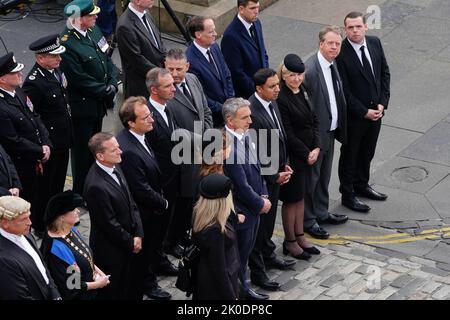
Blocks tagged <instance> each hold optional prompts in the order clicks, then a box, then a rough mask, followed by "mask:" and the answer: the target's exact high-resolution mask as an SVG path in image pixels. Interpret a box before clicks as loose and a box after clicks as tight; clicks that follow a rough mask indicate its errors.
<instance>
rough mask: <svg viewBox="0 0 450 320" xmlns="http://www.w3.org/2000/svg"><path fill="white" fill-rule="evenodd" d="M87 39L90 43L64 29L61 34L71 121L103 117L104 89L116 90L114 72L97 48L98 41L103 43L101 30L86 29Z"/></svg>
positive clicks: (73, 30)
mask: <svg viewBox="0 0 450 320" xmlns="http://www.w3.org/2000/svg"><path fill="white" fill-rule="evenodd" d="M87 35H88V36H89V38H90V39H92V41H91V40H90V39H89V38H88V37H83V36H82V35H81V34H80V33H79V32H78V31H76V30H75V29H69V28H67V27H66V28H65V30H64V31H63V33H62V34H61V44H62V45H63V46H64V47H66V52H64V53H63V54H62V61H61V70H62V71H63V72H64V74H65V75H66V78H67V81H68V86H67V91H68V96H69V105H70V107H71V110H72V117H73V118H79V119H91V120H98V119H101V118H103V116H104V115H105V114H106V105H105V102H106V100H107V97H106V92H105V90H106V86H107V85H109V84H112V85H114V86H115V87H116V89H117V69H116V67H115V66H114V65H113V63H112V60H111V58H110V57H109V56H108V55H107V53H106V52H102V50H101V48H100V47H99V45H98V43H99V42H100V40H103V41H104V43H106V40H105V39H104V38H103V35H102V33H101V31H100V29H99V28H98V27H96V26H94V27H93V28H89V29H88V30H87ZM102 38H103V39H102Z"/></svg>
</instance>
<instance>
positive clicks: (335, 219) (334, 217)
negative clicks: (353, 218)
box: [317, 213, 348, 225]
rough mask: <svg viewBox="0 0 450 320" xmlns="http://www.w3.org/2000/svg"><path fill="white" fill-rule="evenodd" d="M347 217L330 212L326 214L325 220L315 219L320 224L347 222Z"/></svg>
mask: <svg viewBox="0 0 450 320" xmlns="http://www.w3.org/2000/svg"><path fill="white" fill-rule="evenodd" d="M347 220H348V217H347V216H346V215H345V214H337V213H330V214H328V218H326V219H325V220H317V222H318V223H319V224H320V225H322V224H341V223H345V222H347Z"/></svg>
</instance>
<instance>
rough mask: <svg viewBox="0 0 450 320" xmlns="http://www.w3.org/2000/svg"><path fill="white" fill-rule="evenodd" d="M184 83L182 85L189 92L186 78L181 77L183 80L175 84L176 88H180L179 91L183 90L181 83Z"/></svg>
mask: <svg viewBox="0 0 450 320" xmlns="http://www.w3.org/2000/svg"><path fill="white" fill-rule="evenodd" d="M183 83H184V85H185V86H186V89H187V90H188V91H189V93H191V90H189V86H188V84H187V83H186V78H184V79H183V81H181V82H180V83H179V84H177V85H176V86H177V88H178V89H180V91H181V92H183V88H182V87H181V85H182V84H183Z"/></svg>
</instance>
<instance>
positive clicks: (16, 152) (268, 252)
mask: <svg viewBox="0 0 450 320" xmlns="http://www.w3.org/2000/svg"><path fill="white" fill-rule="evenodd" d="M153 4H154V1H153V0H131V1H130V3H129V4H128V7H127V8H126V10H125V11H124V13H123V14H122V15H120V17H119V18H118V21H117V26H116V34H115V36H116V38H117V42H118V50H119V54H120V58H121V65H122V72H123V75H124V83H123V85H124V90H123V92H124V96H125V101H124V102H123V104H122V105H120V106H115V101H116V99H115V97H116V94H117V92H118V81H117V74H118V70H117V67H116V66H114V64H113V63H112V60H111V58H110V56H109V55H108V50H109V44H108V41H107V40H106V38H105V35H104V34H102V31H101V30H100V29H99V28H98V27H97V26H96V18H97V14H98V13H99V11H100V9H99V7H97V6H96V5H94V3H93V2H92V0H74V1H72V2H71V3H69V4H68V5H67V6H66V7H65V9H64V13H65V15H66V16H67V17H68V23H67V27H66V28H65V30H63V31H62V33H61V34H59V35H58V34H55V35H49V36H46V37H43V38H41V39H38V40H36V41H35V42H33V43H32V44H30V46H29V49H30V50H31V51H33V52H34V53H35V57H36V64H35V65H34V67H33V68H32V70H31V71H30V73H29V74H28V75H27V76H26V78H25V80H24V81H22V73H21V70H22V69H23V68H24V66H23V64H21V63H18V62H17V61H16V60H15V58H14V54H13V53H8V54H7V55H5V56H3V57H0V145H1V146H0V192H1V195H2V197H0V281H1V282H2V284H5V285H2V286H0V299H81V300H86V299H88V300H92V299H99V300H115V299H131V300H140V299H142V297H143V295H146V296H148V297H150V298H152V299H161V300H166V299H170V298H171V294H170V293H169V292H167V291H166V290H164V289H163V288H161V287H160V286H159V284H158V276H160V275H164V276H177V275H178V268H177V267H176V266H175V265H174V264H173V263H172V262H171V261H170V260H169V259H168V256H167V255H172V256H174V257H175V258H181V256H182V255H183V248H184V247H186V246H187V245H189V244H191V243H195V244H196V245H197V246H198V248H199V249H200V256H199V260H198V263H197V264H196V266H195V267H194V269H193V271H194V273H195V277H194V279H195V284H194V290H193V299H196V300H202V299H226V300H236V299H239V300H266V299H268V298H269V295H267V294H265V293H262V292H256V291H255V290H254V289H253V288H252V286H251V285H250V284H253V285H255V286H256V287H259V288H262V289H264V290H267V291H277V290H280V284H279V283H278V282H275V281H273V280H271V279H270V278H269V277H268V275H267V270H268V269H273V268H275V269H279V270H289V269H291V268H292V267H293V266H294V265H295V263H296V260H308V259H310V258H311V255H317V254H321V252H320V250H319V249H318V248H316V247H314V246H312V245H311V244H310V243H309V242H308V240H307V239H306V238H305V232H307V233H308V234H310V235H311V236H312V237H314V238H318V239H326V238H328V237H329V233H328V232H327V231H326V229H324V226H326V225H327V224H341V223H345V222H346V221H347V220H348V217H347V216H345V215H339V214H335V213H330V212H329V193H328V187H329V182H330V177H331V174H332V163H333V154H334V142H335V140H338V141H339V142H340V143H341V144H342V146H341V152H340V159H339V172H338V173H339V178H340V189H339V190H340V192H341V193H342V204H343V205H344V206H346V207H348V208H349V209H351V210H354V211H358V212H368V211H369V210H370V207H369V206H368V205H367V204H365V203H364V202H363V201H362V200H360V199H359V197H366V198H370V199H374V200H380V201H383V200H386V198H387V195H385V194H382V193H380V192H378V191H376V190H374V189H373V188H372V187H371V186H370V185H369V179H370V163H371V160H372V159H373V157H374V154H375V149H376V144H377V139H378V135H379V132H380V128H381V119H382V117H383V116H384V115H385V112H386V109H387V107H388V103H389V90H390V73H389V67H388V64H387V62H386V58H385V55H384V52H383V49H382V45H381V42H380V40H379V39H378V38H377V37H374V36H368V35H365V32H366V31H367V29H368V28H367V24H366V20H365V19H366V18H365V16H364V15H363V14H362V13H359V12H350V13H349V14H348V15H347V16H346V17H345V18H344V28H343V31H344V32H345V35H346V38H345V39H343V38H342V35H343V32H342V28H340V27H337V26H326V27H324V28H323V29H322V30H320V32H319V33H318V40H319V48H318V50H317V52H316V53H315V54H313V55H312V56H311V57H310V58H308V59H307V60H306V61H305V62H303V60H302V59H301V57H299V56H298V55H297V54H293V53H289V54H287V55H286V56H285V58H284V59H283V61H281V63H280V66H279V68H278V70H273V69H271V68H269V57H268V54H267V51H266V48H265V43H264V35H263V27H262V24H261V22H260V21H259V19H258V15H259V5H260V4H259V1H258V0H237V9H238V13H237V15H236V16H235V17H234V19H233V20H232V21H231V22H230V24H229V25H228V27H227V28H226V30H225V32H224V34H223V38H222V41H221V44H220V46H219V45H218V44H217V43H216V42H215V40H216V37H217V33H216V31H215V25H214V20H213V19H212V18H209V17H201V16H196V17H193V18H192V19H190V21H189V22H188V24H187V30H188V31H189V33H190V35H191V37H192V40H193V41H192V42H191V44H190V45H189V46H188V48H187V49H186V50H183V49H181V48H174V49H171V50H168V51H167V50H166V48H165V46H164V43H163V41H162V39H161V34H160V32H159V30H157V28H156V25H155V23H154V22H153V20H152V17H151V16H150V15H149V13H148V10H149V9H150V8H151V7H152V6H153ZM111 108H117V109H118V111H119V112H118V113H119V118H120V121H121V123H122V124H123V127H124V128H123V129H122V130H121V131H120V132H119V133H118V134H117V135H116V136H114V135H112V134H111V133H107V132H102V121H103V118H104V116H105V115H106V113H107V110H108V109H111ZM212 146H214V148H212ZM69 150H70V161H71V168H72V175H73V191H72V190H66V191H63V190H64V182H65V178H66V173H67V168H68V163H69ZM211 151H212V152H211ZM280 201H281V202H282V207H281V218H282V223H283V230H284V234H285V239H284V241H283V245H282V253H283V254H284V255H285V256H288V257H289V258H293V259H282V258H280V257H279V256H277V254H276V245H275V243H274V241H273V240H272V237H273V232H274V227H275V220H276V217H277V208H278V203H279V202H280ZM78 207H85V208H86V209H87V210H88V211H89V216H90V221H91V228H90V237H89V243H88V242H87V241H86V240H85V239H83V237H82V236H81V234H80V233H79V232H78V230H77V228H76V225H77V223H78V221H79V210H78V209H77V208H78ZM30 219H31V220H30ZM31 226H32V227H33V228H34V234H35V235H36V236H38V237H39V238H42V239H43V241H42V245H41V248H40V250H38V248H37V246H36V243H35V240H34V238H33V237H32V236H31V235H30V234H29V233H30V228H31ZM191 232H192V238H191V237H189V236H188V235H189V234H190V233H191Z"/></svg>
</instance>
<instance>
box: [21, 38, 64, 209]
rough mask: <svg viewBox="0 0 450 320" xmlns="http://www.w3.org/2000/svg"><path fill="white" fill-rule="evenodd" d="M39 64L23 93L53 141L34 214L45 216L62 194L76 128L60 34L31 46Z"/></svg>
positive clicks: (32, 70)
mask: <svg viewBox="0 0 450 320" xmlns="http://www.w3.org/2000/svg"><path fill="white" fill-rule="evenodd" d="M29 49H30V50H31V51H34V53H35V54H36V63H35V65H34V66H33V68H32V69H31V71H30V73H29V74H28V75H27V77H26V79H25V81H24V83H23V86H22V89H23V90H24V91H25V93H26V94H27V95H28V97H29V98H30V99H31V102H32V103H33V105H34V110H35V111H36V112H37V113H39V115H40V116H41V120H42V122H43V123H44V125H45V126H46V128H47V130H48V132H49V135H50V140H51V141H52V144H53V148H52V150H51V151H52V157H51V158H50V159H49V161H47V162H46V163H45V165H44V174H43V176H41V177H40V178H39V190H38V199H39V200H38V203H37V206H36V207H34V212H37V211H39V212H40V214H39V216H43V214H44V211H45V208H46V206H47V202H48V201H49V200H50V198H51V197H52V196H54V195H55V194H57V193H60V192H63V190H64V183H65V181H66V173H67V166H68V164H69V149H70V147H71V146H72V144H73V128H72V119H71V115H70V109H69V105H68V100H67V93H66V86H67V81H66V77H65V76H64V73H62V72H61V71H60V70H59V64H60V62H61V56H60V54H61V53H63V52H64V51H66V48H64V47H63V46H62V45H60V43H59V37H58V34H54V35H49V36H46V37H43V38H40V39H38V40H36V41H35V42H33V43H32V44H30V46H29Z"/></svg>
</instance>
